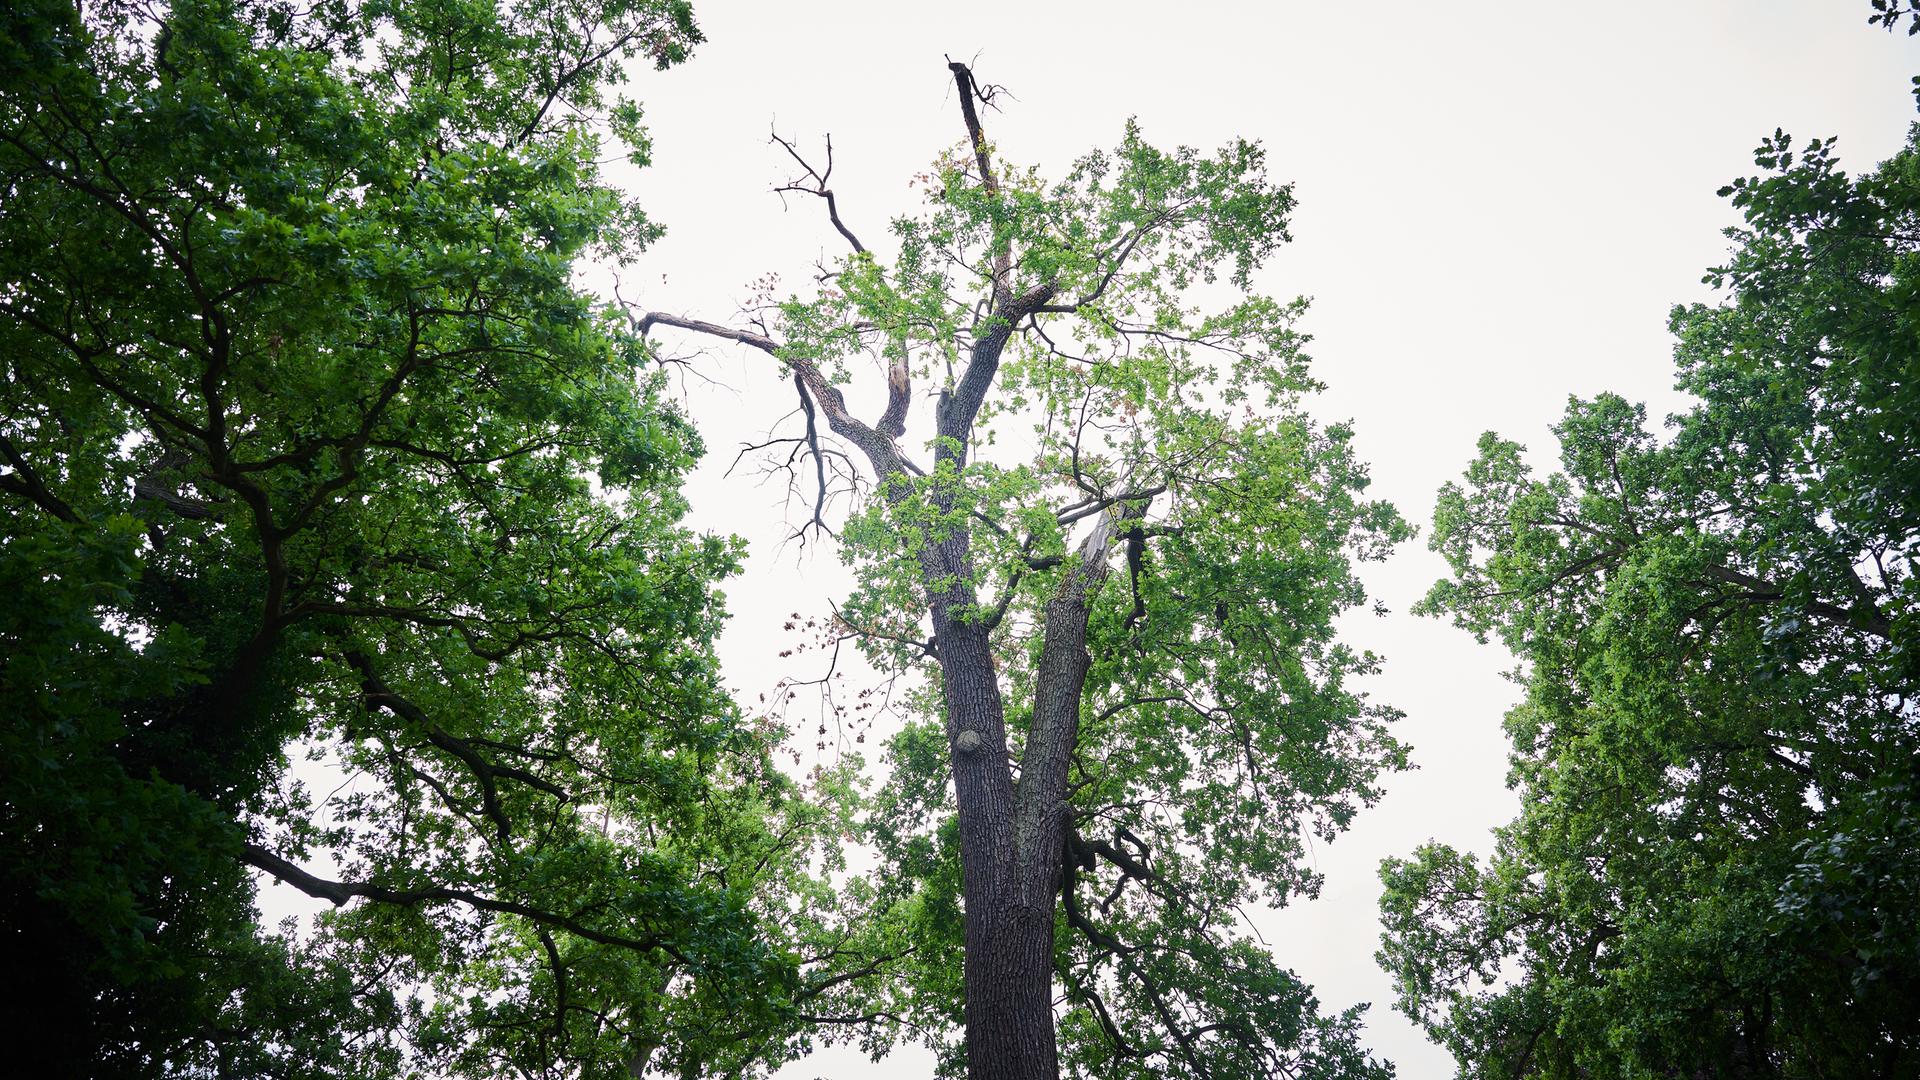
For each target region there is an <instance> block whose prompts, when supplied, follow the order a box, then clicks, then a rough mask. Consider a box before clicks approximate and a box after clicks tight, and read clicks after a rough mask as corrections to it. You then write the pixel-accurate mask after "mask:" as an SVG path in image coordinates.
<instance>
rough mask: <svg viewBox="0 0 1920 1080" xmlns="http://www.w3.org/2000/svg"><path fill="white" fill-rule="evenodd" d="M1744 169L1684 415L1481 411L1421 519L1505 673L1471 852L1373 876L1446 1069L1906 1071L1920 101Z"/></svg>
mask: <svg viewBox="0 0 1920 1080" xmlns="http://www.w3.org/2000/svg"><path fill="white" fill-rule="evenodd" d="M1882 6H1883V7H1889V6H1887V5H1882ZM1889 10H1890V7H1889ZM1757 161H1758V162H1759V165H1760V167H1761V168H1762V169H1763V170H1765V172H1764V173H1763V174H1762V175H1759V176H1754V177H1748V178H1744V179H1741V180H1738V181H1736V182H1735V183H1734V184H1732V185H1731V186H1730V187H1728V188H1727V189H1725V191H1724V192H1723V194H1727V195H1731V196H1732V198H1733V202H1734V205H1736V206H1737V207H1739V208H1740V210H1741V211H1742V213H1743V214H1744V217H1745V224H1744V225H1743V226H1742V227H1739V228H1736V229H1734V230H1731V232H1730V235H1731V236H1732V237H1733V239H1734V240H1735V241H1736V245H1737V246H1736V248H1735V251H1734V253H1733V256H1732V258H1731V260H1730V261H1729V262H1728V263H1727V264H1726V265H1725V266H1723V267H1721V268H1719V269H1717V270H1715V271H1713V272H1712V274H1711V275H1710V276H1709V281H1710V282H1712V283H1714V284H1715V285H1717V286H1720V287H1723V288H1726V289H1728V290H1729V292H1730V295H1729V297H1728V299H1727V300H1726V301H1725V302H1724V303H1721V304H1718V305H1694V306H1690V307H1683V308H1677V309H1675V311H1674V313H1673V318H1672V326H1673V331H1674V334H1675V336H1676V339H1677V346H1676V358H1677V360H1678V365H1679V375H1680V379H1679V386H1680V388H1681V389H1683V390H1685V391H1687V392H1689V393H1690V394H1692V395H1694V397H1695V398H1696V399H1697V404H1695V405H1694V406H1693V407H1691V408H1690V409H1688V410H1687V411H1686V412H1684V413H1682V414H1680V415H1678V416H1675V417H1673V418H1671V419H1670V420H1669V427H1670V428H1671V429H1672V435H1671V437H1670V438H1668V439H1666V440H1665V441H1662V440H1659V439H1656V438H1655V437H1654V436H1653V435H1652V434H1651V433H1649V432H1648V431H1647V430H1646V427H1645V414H1644V411H1643V410H1642V409H1640V408H1637V407H1634V406H1631V405H1629V404H1628V403H1627V402H1625V401H1624V400H1622V399H1620V398H1618V397H1612V396H1603V397H1600V398H1598V399H1595V400H1592V401H1580V400H1575V401H1574V402H1573V403H1572V404H1571V405H1570V406H1569V408H1568V410H1567V414H1566V417H1565V419H1564V420H1563V421H1562V423H1561V424H1560V426H1559V427H1557V428H1556V429H1555V432H1556V434H1557V435H1558V437H1559V440H1560V460H1561V471H1559V472H1556V473H1553V474H1552V475H1550V476H1546V477H1544V478H1541V477H1536V476H1535V475H1534V474H1533V472H1532V471H1531V470H1530V469H1529V468H1528V466H1527V464H1526V462H1525V460H1524V458H1523V452H1522V449H1521V447H1519V446H1518V445H1516V444H1514V443H1512V442H1509V441H1506V440H1502V439H1499V438H1497V437H1496V436H1494V435H1492V434H1489V435H1487V436H1486V437H1485V438H1483V440H1482V441H1481V444H1480V452H1481V453H1480V458H1479V460H1477V461H1476V462H1475V463H1474V464H1473V465H1472V466H1471V468H1470V469H1469V470H1468V472H1467V477H1466V483H1465V484H1464V485H1449V486H1448V487H1447V488H1446V489H1445V490H1444V491H1443V492H1442V494H1441V496H1440V501H1439V505H1438V507H1437V509H1436V511H1435V529H1434V537H1433V544H1434V547H1435V548H1436V549H1437V550H1439V551H1440V552H1441V553H1442V554H1444V555H1445V556H1446V557H1447V560H1448V562H1449V563H1450V564H1451V566H1452V569H1453V575H1452V577H1451V578H1450V579H1449V580H1446V581H1443V582H1441V583H1440V584H1439V585H1437V586H1436V587H1435V588H1434V590H1433V592H1432V593H1431V595H1430V596H1429V598H1428V600H1427V606H1428V608H1429V609H1430V610H1431V611H1433V612H1435V613H1445V614H1449V615H1451V616H1453V618H1454V619H1455V620H1456V621H1457V622H1458V623H1459V624H1460V625H1462V626H1464V627H1466V628H1468V629H1470V630H1472V631H1473V632H1475V633H1476V634H1479V635H1481V636H1482V637H1483V638H1484V637H1485V636H1486V635H1488V634H1495V633H1497V634H1498V635H1499V636H1500V638H1501V639H1502V640H1503V641H1504V642H1505V643H1506V644H1507V645H1508V647H1509V648H1511V649H1512V650H1513V651H1514V653H1515V654H1516V655H1517V656H1518V657H1519V658H1520V659H1521V661H1522V663H1523V671H1524V680H1525V685H1526V698H1525V701H1524V702H1523V703H1522V704H1521V705H1520V706H1518V707H1517V708H1516V709H1515V710H1514V711H1513V712H1512V713H1510V714H1509V716H1508V718H1507V728H1508V731H1509V732H1510V733H1511V735H1512V736H1513V740H1514V749H1513V757H1512V764H1513V767H1512V773H1511V779H1510V783H1512V784H1514V785H1515V786H1517V787H1519V789H1520V791H1521V794H1522V800H1521V801H1522V806H1523V808H1524V809H1523V811H1522V813H1521V815H1520V817H1519V819H1518V820H1516V821H1514V822H1513V823H1511V824H1510V825H1507V826H1506V827H1504V828H1502V829H1500V830H1498V832H1497V834H1496V835H1497V845H1496V850H1495V853H1494V856H1493V858H1492V860H1491V862H1490V864H1488V865H1486V866H1482V865H1480V864H1479V863H1478V862H1477V861H1476V860H1475V859H1473V858H1471V857H1468V856H1463V855H1461V854H1459V853H1458V852H1455V851H1453V850H1451V849H1449V848H1446V847H1444V846H1438V845H1434V846H1429V847H1426V848H1423V849H1422V850H1421V851H1419V852H1418V853H1417V854H1416V855H1415V856H1414V857H1413V858H1412V859H1409V860H1389V862H1388V863H1387V864H1386V866H1385V868H1384V870H1383V876H1384V877H1385V879H1386V882H1387V893H1386V896H1385V899H1384V901H1383V911H1384V915H1385V920H1386V935H1385V947H1384V950H1383V951H1382V953H1381V960H1382V961H1383V963H1384V964H1385V965H1386V967H1387V968H1388V969H1389V970H1390V971H1391V972H1393V973H1394V974H1395V976H1396V977H1397V978H1398V980H1399V982H1400V1005H1401V1008H1402V1009H1404V1010H1405V1011H1406V1012H1407V1013H1408V1014H1409V1015H1411V1016H1412V1017H1414V1018H1415V1019H1416V1020H1418V1021H1420V1022H1421V1023H1423V1024H1424V1025H1425V1026H1426V1027H1427V1029H1428V1031H1429V1032H1430V1033H1432V1035H1433V1036H1434V1037H1435V1038H1436V1039H1438V1040H1441V1041H1444V1042H1445V1043H1446V1045H1447V1046H1448V1047H1449V1048H1450V1049H1451V1050H1452V1051H1453V1052H1454V1054H1455V1056H1456V1057H1457V1058H1458V1060H1459V1062H1460V1069H1461V1075H1462V1076H1472V1077H1484V1078H1488V1080H1492V1078H1509V1077H1556V1078H1557V1077H1572V1076H1593V1077H1615V1076H1618V1077H1629V1076H1632V1077H1641V1076H1646V1077H1699V1076H1721V1077H1829V1076H1887V1077H1892V1076H1909V1075H1913V1074H1914V1073H1915V1071H1916V1070H1920V920H1917V919H1916V918H1915V916H1914V913H1915V912H1916V911H1920V710H1916V708H1915V705H1914V695H1915V691H1916V681H1917V680H1920V651H1917V650H1916V646H1920V587H1916V584H1915V579H1914V577H1913V569H1914V565H1913V560H1914V554H1915V551H1916V545H1920V426H1917V425H1920V126H1916V127H1915V129H1914V132H1913V137H1912V138H1911V139H1910V140H1909V142H1908V144H1907V146H1906V148H1905V149H1904V150H1903V151H1902V152H1901V153H1900V154H1898V155H1897V156H1895V157H1894V158H1893V159H1892V160H1890V161H1888V162H1886V163H1885V164H1883V165H1882V166H1880V168H1879V169H1878V170H1877V171H1875V172H1871V173H1868V174H1866V175H1864V176H1859V177H1849V176H1848V175H1846V174H1845V173H1844V172H1842V171H1841V170H1840V168H1839V167H1838V164H1837V162H1836V160H1835V157H1834V155H1833V142H1832V140H1825V141H1815V142H1812V143H1808V144H1805V145H1804V146H1802V147H1801V148H1799V149H1798V150H1796V149H1795V147H1794V145H1793V143H1792V141H1791V140H1790V139H1789V138H1788V137H1787V136H1786V135H1785V134H1780V133H1776V134H1775V135H1774V136H1773V137H1772V138H1769V139H1767V140H1765V141H1764V142H1763V143H1762V144H1761V146H1760V148H1759V150H1758V152H1757Z"/></svg>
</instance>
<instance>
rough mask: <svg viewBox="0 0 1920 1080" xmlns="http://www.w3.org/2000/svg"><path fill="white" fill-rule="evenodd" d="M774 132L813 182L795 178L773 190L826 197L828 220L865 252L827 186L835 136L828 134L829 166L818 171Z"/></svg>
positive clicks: (852, 243) (857, 247)
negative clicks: (842, 217)
mask: <svg viewBox="0 0 1920 1080" xmlns="http://www.w3.org/2000/svg"><path fill="white" fill-rule="evenodd" d="M772 134H773V141H774V142H776V143H778V144H780V149H782V150H785V151H786V152H787V156H788V157H790V158H792V159H793V160H794V161H795V162H796V163H797V164H799V166H800V168H802V169H804V170H805V171H806V174H807V175H806V177H805V179H807V180H810V181H812V183H811V184H803V183H801V182H800V179H794V180H792V181H789V182H788V183H785V184H782V185H780V186H779V187H776V188H774V189H773V190H775V191H782V192H785V191H794V192H799V193H801V194H805V195H814V196H818V197H819V198H822V199H825V200H826V201H827V220H828V221H831V222H833V227H834V229H835V230H836V231H838V232H839V233H840V235H841V236H844V237H846V240H847V243H849V244H851V245H853V250H854V252H855V253H856V254H859V253H862V252H865V251H866V250H867V246H866V245H865V244H862V243H861V242H860V238H859V237H857V236H855V235H853V230H852V229H849V228H847V224H846V222H844V221H841V220H840V203H839V201H838V200H837V199H835V198H834V194H833V189H832V188H830V187H828V186H827V179H828V178H829V177H831V176H832V175H833V136H832V135H828V136H827V167H826V168H825V169H824V170H819V171H816V170H815V169H814V167H813V166H812V165H810V164H808V163H807V159H806V158H803V157H801V156H800V151H798V150H796V149H794V146H793V144H792V143H790V142H788V141H787V140H785V139H783V138H781V137H780V133H779V132H777V131H776V132H773V133H772Z"/></svg>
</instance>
